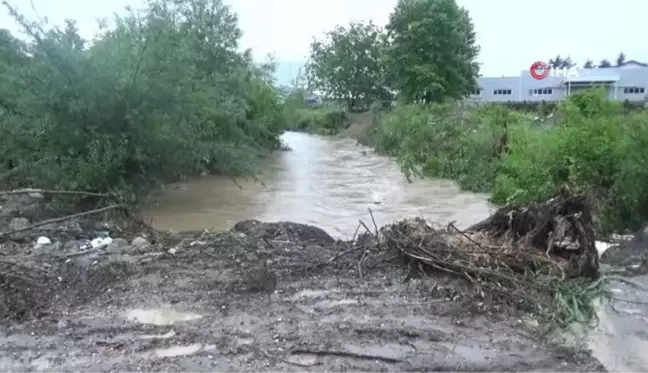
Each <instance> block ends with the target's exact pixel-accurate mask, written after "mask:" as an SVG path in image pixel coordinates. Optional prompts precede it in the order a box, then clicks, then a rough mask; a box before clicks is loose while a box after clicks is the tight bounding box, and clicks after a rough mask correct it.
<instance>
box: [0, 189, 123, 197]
mask: <svg viewBox="0 0 648 373" xmlns="http://www.w3.org/2000/svg"><path fill="white" fill-rule="evenodd" d="M29 193H41V194H69V195H82V196H92V197H110V196H111V195H110V194H106V193H95V192H84V191H80V190H51V189H21V190H3V191H0V196H10V195H17V194H29Z"/></svg>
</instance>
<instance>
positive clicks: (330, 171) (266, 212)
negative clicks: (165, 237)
mask: <svg viewBox="0 0 648 373" xmlns="http://www.w3.org/2000/svg"><path fill="white" fill-rule="evenodd" d="M283 141H284V142H285V143H286V144H287V145H288V146H290V148H292V151H282V152H276V153H275V154H274V155H273V157H272V158H271V159H269V160H268V161H267V162H266V164H265V165H264V172H263V173H262V175H261V176H260V177H259V180H260V181H261V182H257V181H254V180H242V179H239V180H236V182H237V184H238V185H237V184H235V183H234V182H233V181H232V179H230V178H227V177H219V176H203V177H200V178H196V179H194V180H191V181H188V182H182V183H176V184H173V185H169V186H168V187H167V188H166V189H165V190H164V192H163V193H162V195H161V196H160V198H158V199H157V201H156V203H155V204H154V205H152V206H150V207H149V208H148V209H146V210H145V211H144V215H145V217H146V219H147V220H150V221H151V222H152V224H153V226H155V227H156V228H158V229H164V230H174V231H180V230H203V229H213V230H227V229H228V228H230V227H231V226H232V225H233V224H234V223H236V222H237V221H240V220H244V219H258V220H263V221H282V220H289V221H294V222H299V223H307V224H313V225H317V226H319V227H321V228H323V229H324V230H326V231H327V232H328V233H329V234H330V235H332V236H334V237H336V238H348V237H351V236H352V235H353V233H354V231H355V228H356V227H357V225H358V220H360V219H362V220H363V221H364V222H365V223H366V224H367V225H369V226H371V227H372V226H373V222H372V221H371V216H370V214H369V209H371V210H372V211H373V214H374V217H375V220H376V224H377V225H379V226H380V225H383V224H387V223H390V222H393V221H395V220H398V219H403V218H406V217H413V216H421V217H424V218H425V219H427V220H428V221H432V222H438V223H441V224H447V223H449V222H452V221H455V222H456V224H457V226H459V227H462V226H463V227H466V226H469V225H470V224H472V223H475V222H477V221H479V220H481V219H483V218H485V217H487V216H488V215H489V213H490V212H491V211H492V208H491V206H489V204H488V202H487V196H486V195H480V194H475V193H467V192H462V191H460V190H459V188H458V187H457V186H456V184H455V183H454V182H452V181H448V180H439V179H422V180H415V181H414V182H413V183H409V182H408V181H407V179H406V178H405V177H404V176H403V174H402V173H401V170H400V168H399V166H398V165H397V164H396V162H395V161H394V160H392V159H389V158H387V157H383V156H380V155H377V154H375V153H374V152H373V151H372V150H371V149H369V148H366V147H364V146H360V145H357V144H356V141H355V140H351V139H342V138H333V137H320V136H314V135H308V134H303V133H293V132H289V133H286V134H284V135H283Z"/></svg>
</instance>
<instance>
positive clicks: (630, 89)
mask: <svg viewBox="0 0 648 373" xmlns="http://www.w3.org/2000/svg"><path fill="white" fill-rule="evenodd" d="M645 92H646V89H645V88H644V87H627V88H623V93H625V94H631V95H637V94H641V93H645Z"/></svg>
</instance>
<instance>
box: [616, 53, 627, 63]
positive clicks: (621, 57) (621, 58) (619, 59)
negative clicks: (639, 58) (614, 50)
mask: <svg viewBox="0 0 648 373" xmlns="http://www.w3.org/2000/svg"><path fill="white" fill-rule="evenodd" d="M625 61H626V56H625V53H623V52H621V53H619V57H617V59H616V65H617V67H618V66H623V64H624V63H625Z"/></svg>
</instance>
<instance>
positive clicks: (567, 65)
mask: <svg viewBox="0 0 648 373" xmlns="http://www.w3.org/2000/svg"><path fill="white" fill-rule="evenodd" d="M575 66H576V63H575V62H574V61H572V59H571V57H569V56H567V57H566V58H564V59H563V60H562V63H561V64H560V67H559V68H560V69H565V70H569V69H571V68H573V67H575Z"/></svg>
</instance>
